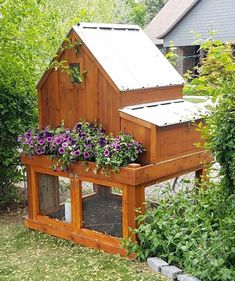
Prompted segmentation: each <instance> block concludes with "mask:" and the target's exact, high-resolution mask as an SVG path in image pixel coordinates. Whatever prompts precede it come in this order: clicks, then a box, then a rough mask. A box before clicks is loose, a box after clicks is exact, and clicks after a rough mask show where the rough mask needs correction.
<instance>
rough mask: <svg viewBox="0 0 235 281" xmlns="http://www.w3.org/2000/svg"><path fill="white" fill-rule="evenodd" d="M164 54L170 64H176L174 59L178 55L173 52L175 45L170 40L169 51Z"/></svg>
mask: <svg viewBox="0 0 235 281" xmlns="http://www.w3.org/2000/svg"><path fill="white" fill-rule="evenodd" d="M165 56H166V58H167V59H168V60H169V62H170V63H171V64H172V65H176V60H177V59H178V57H179V56H178V55H177V54H176V53H175V47H174V44H173V42H172V41H171V42H170V48H169V51H168V52H167V53H166V55H165Z"/></svg>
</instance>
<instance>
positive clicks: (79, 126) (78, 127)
mask: <svg viewBox="0 0 235 281" xmlns="http://www.w3.org/2000/svg"><path fill="white" fill-rule="evenodd" d="M81 128H82V123H77V124H76V125H75V127H74V129H81Z"/></svg>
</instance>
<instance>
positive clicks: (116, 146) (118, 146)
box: [114, 143, 121, 151]
mask: <svg viewBox="0 0 235 281" xmlns="http://www.w3.org/2000/svg"><path fill="white" fill-rule="evenodd" d="M120 148H121V145H120V144H119V143H116V144H115V145H114V149H115V150H116V151H119V150H120Z"/></svg>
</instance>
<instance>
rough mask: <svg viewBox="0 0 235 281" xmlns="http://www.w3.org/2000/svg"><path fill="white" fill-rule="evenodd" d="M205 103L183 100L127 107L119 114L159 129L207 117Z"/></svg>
mask: <svg viewBox="0 0 235 281" xmlns="http://www.w3.org/2000/svg"><path fill="white" fill-rule="evenodd" d="M205 104H206V103H198V104H195V103H192V102H188V101H185V100H183V99H177V100H168V101H162V102H154V103H147V104H139V105H134V106H127V107H125V108H123V109H120V111H121V112H124V113H126V114H129V115H131V116H133V117H137V118H139V119H142V120H144V121H147V122H149V123H152V124H155V125H157V126H159V127H164V126H169V125H174V124H179V123H184V122H189V121H193V120H198V119H201V118H203V116H205V115H208V109H207V108H206V106H205Z"/></svg>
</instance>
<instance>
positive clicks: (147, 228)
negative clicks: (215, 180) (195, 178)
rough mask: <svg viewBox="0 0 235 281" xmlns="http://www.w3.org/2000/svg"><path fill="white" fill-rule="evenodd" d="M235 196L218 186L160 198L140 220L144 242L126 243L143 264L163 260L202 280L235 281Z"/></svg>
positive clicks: (139, 228)
mask: <svg viewBox="0 0 235 281" xmlns="http://www.w3.org/2000/svg"><path fill="white" fill-rule="evenodd" d="M234 207H235V197H234V196H231V197H229V198H225V196H224V193H223V190H222V189H221V187H220V185H219V184H212V183H211V184H210V186H209V188H208V189H206V190H201V191H199V192H195V191H194V192H188V193H187V192H181V193H179V194H177V195H176V196H174V197H171V196H169V197H168V198H165V199H162V200H160V202H159V204H158V207H157V208H156V209H153V210H151V211H149V212H147V213H146V214H144V215H140V216H139V217H138V223H139V227H138V229H135V230H134V233H136V235H137V237H138V240H139V243H138V244H137V243H132V242H131V241H130V240H127V241H125V242H124V245H125V247H127V249H128V250H129V252H132V253H133V252H134V253H136V255H137V258H138V259H139V260H145V259H146V258H147V257H149V256H158V257H161V258H163V259H164V260H166V261H168V262H169V263H171V264H175V265H178V266H179V267H181V268H183V269H184V271H186V272H189V273H191V274H193V275H194V276H197V277H198V278H201V280H203V281H211V280H214V281H225V280H234V278H235V236H234V231H235V224H234V221H235V213H234Z"/></svg>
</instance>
